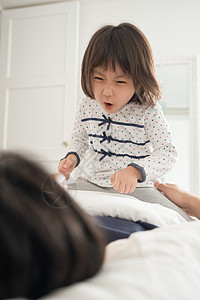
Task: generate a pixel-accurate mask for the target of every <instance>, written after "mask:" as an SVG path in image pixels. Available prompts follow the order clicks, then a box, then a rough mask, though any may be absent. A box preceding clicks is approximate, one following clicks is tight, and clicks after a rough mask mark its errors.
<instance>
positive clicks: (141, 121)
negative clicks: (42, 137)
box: [67, 98, 177, 187]
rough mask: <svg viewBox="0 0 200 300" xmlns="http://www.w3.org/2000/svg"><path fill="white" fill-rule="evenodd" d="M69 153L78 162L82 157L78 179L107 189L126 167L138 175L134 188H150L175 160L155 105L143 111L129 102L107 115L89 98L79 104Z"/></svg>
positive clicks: (161, 117)
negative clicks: (138, 172)
mask: <svg viewBox="0 0 200 300" xmlns="http://www.w3.org/2000/svg"><path fill="white" fill-rule="evenodd" d="M70 153H74V154H76V156H77V158H78V162H80V161H81V159H82V158H83V157H84V156H85V155H86V157H87V164H86V165H87V166H86V169H85V170H84V172H83V176H82V177H85V178H86V179H87V180H89V181H90V182H92V183H95V184H97V185H99V186H103V187H111V186H112V185H111V181H110V177H111V176H112V175H113V174H114V172H116V171H117V170H120V169H124V168H126V167H127V166H128V165H129V164H133V165H134V166H135V167H136V168H138V169H140V170H141V171H142V180H141V181H142V182H138V186H141V187H142V186H152V185H153V184H154V182H155V180H157V179H159V178H161V177H163V175H165V174H166V173H167V172H168V171H170V170H171V169H172V167H173V166H174V164H175V162H176V158H177V150H176V147H175V145H174V141H173V138H172V135H171V133H170V131H169V128H168V125H167V123H166V119H165V116H164V114H163V111H162V108H161V106H160V104H159V103H157V104H156V106H154V107H146V106H144V105H140V104H138V103H134V102H129V103H128V104H127V105H126V106H125V107H123V108H122V109H121V110H120V111H118V112H117V113H113V114H109V113H107V112H105V111H104V110H103V108H102V107H101V105H100V104H99V103H98V102H97V101H96V100H92V99H90V98H85V99H83V100H81V101H80V103H79V106H78V110H77V114H76V119H75V124H74V129H73V132H72V138H71V141H70V142H69V146H68V154H67V155H69V154H70ZM86 153H87V154H86Z"/></svg>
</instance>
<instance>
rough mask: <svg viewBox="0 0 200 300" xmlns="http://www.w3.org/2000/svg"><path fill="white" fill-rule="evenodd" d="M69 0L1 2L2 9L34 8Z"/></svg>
mask: <svg viewBox="0 0 200 300" xmlns="http://www.w3.org/2000/svg"><path fill="white" fill-rule="evenodd" d="M67 1H69V0H0V9H9V8H17V7H26V6H34V5H40V4H48V3H57V2H67Z"/></svg>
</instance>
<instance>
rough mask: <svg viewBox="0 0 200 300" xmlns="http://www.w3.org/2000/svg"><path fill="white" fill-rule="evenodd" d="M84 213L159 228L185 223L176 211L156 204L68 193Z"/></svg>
mask: <svg viewBox="0 0 200 300" xmlns="http://www.w3.org/2000/svg"><path fill="white" fill-rule="evenodd" d="M68 192H69V193H70V194H71V195H72V197H73V198H74V199H75V201H76V202H77V203H78V204H79V205H80V206H81V207H82V209H83V210H84V211H86V212H87V213H88V214H91V215H99V216H111V217H118V218H123V219H126V220H132V221H139V220H140V221H143V222H148V223H151V224H154V225H157V226H159V227H161V226H166V225H169V224H174V223H182V222H187V221H185V219H184V218H183V217H182V216H181V215H180V214H179V213H177V212H176V211H174V210H172V209H169V208H166V207H164V206H162V205H160V204H157V203H155V204H154V203H153V204H152V203H147V202H143V201H141V200H139V199H137V198H134V197H132V196H128V195H123V194H111V193H103V192H94V191H80V190H73V191H68Z"/></svg>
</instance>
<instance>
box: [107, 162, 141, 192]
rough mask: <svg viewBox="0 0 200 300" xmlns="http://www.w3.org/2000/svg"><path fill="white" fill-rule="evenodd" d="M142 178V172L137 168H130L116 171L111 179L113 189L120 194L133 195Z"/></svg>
mask: <svg viewBox="0 0 200 300" xmlns="http://www.w3.org/2000/svg"><path fill="white" fill-rule="evenodd" d="M140 178H141V172H140V171H139V170H137V169H136V168H134V167H132V166H129V167H127V168H125V169H122V170H119V171H116V172H115V173H114V174H113V175H112V176H111V178H110V181H111V183H112V186H113V189H114V190H116V191H118V192H119V193H124V194H127V193H132V192H133V191H134V190H135V187H136V185H137V181H138V179H140Z"/></svg>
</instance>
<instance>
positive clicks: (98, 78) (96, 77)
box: [94, 76, 103, 80]
mask: <svg viewBox="0 0 200 300" xmlns="http://www.w3.org/2000/svg"><path fill="white" fill-rule="evenodd" d="M94 79H97V80H103V78H101V77H98V76H95V77H94Z"/></svg>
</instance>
